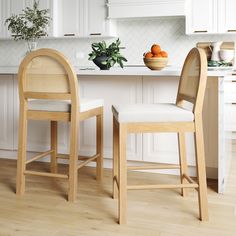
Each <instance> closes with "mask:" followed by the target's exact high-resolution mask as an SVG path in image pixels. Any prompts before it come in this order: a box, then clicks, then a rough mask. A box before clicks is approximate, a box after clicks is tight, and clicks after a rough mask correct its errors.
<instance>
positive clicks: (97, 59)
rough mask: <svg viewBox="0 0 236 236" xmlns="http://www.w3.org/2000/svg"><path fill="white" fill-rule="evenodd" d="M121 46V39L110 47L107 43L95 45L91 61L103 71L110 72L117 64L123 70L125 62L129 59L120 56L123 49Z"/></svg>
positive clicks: (90, 56) (90, 54)
mask: <svg viewBox="0 0 236 236" xmlns="http://www.w3.org/2000/svg"><path fill="white" fill-rule="evenodd" d="M120 44H121V41H120V39H117V40H116V41H115V42H113V43H111V44H110V45H108V46H107V44H106V42H105V41H102V42H98V43H93V44H92V49H93V50H92V52H91V53H89V60H92V61H93V62H94V63H95V64H96V65H97V66H98V67H99V68H100V69H101V70H109V69H110V68H111V67H112V66H114V65H115V64H116V63H117V64H119V65H120V67H121V68H123V67H124V64H123V62H126V61H127V59H126V58H125V57H124V56H122V55H121V54H120V49H122V48H123V47H120Z"/></svg>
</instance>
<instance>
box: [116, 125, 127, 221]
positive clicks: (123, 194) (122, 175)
mask: <svg viewBox="0 0 236 236" xmlns="http://www.w3.org/2000/svg"><path fill="white" fill-rule="evenodd" d="M119 133H120V134H119V181H118V182H119V223H120V224H126V221H127V166H126V138H127V129H126V125H123V124H120V128H119Z"/></svg>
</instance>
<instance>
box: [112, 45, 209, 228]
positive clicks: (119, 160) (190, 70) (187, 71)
mask: <svg viewBox="0 0 236 236" xmlns="http://www.w3.org/2000/svg"><path fill="white" fill-rule="evenodd" d="M206 81H207V60H206V55H205V52H204V51H203V50H202V49H198V48H193V49H192V50H191V51H190V52H189V54H188V56H187V58H186V60H185V63H184V66H183V69H182V73H181V78H180V82H179V88H178V94H177V99H176V103H175V104H134V105H113V107H112V111H113V132H114V133H113V145H114V146H113V197H114V198H117V197H118V202H119V223H120V224H124V223H126V221H127V217H126V212H127V190H136V189H159V188H180V189H181V190H182V195H183V196H185V195H186V188H196V189H197V190H198V200H199V212H200V219H201V220H207V219H208V203H207V185H206V171H205V156H204V155H205V154H204V140H203V127H202V109H203V100H204V93H205V88H206ZM186 102H187V103H191V104H192V107H193V108H192V110H191V109H190V110H188V109H187V108H186ZM154 132H176V133H177V134H178V141H179V154H180V165H174V166H172V167H171V166H170V165H161V164H160V165H158V164H156V165H154V166H150V165H149V166H147V168H145V166H143V169H148V168H149V169H154V168H156V169H168V168H171V169H172V168H178V169H180V180H181V183H180V184H174V185H173V184H171V185H170V184H167V185H163V184H162V185H158V184H157V185H127V170H135V169H140V166H139V167H135V166H128V167H127V164H126V138H127V134H128V133H154ZM186 132H193V133H194V138H195V150H196V167H197V177H198V181H197V183H196V182H195V181H193V179H192V178H191V177H189V175H188V166H187V161H186V150H185V133H186Z"/></svg>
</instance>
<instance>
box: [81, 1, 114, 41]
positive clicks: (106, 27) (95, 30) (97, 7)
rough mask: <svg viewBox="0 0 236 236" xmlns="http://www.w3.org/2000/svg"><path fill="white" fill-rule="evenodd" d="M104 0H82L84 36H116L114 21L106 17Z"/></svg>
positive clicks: (106, 10)
mask: <svg viewBox="0 0 236 236" xmlns="http://www.w3.org/2000/svg"><path fill="white" fill-rule="evenodd" d="M106 2H107V1H106V0H85V1H84V36H85V37H92V36H116V24H115V21H113V20H110V19H107V12H108V9H107V5H106Z"/></svg>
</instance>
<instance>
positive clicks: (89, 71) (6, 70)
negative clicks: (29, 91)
mask: <svg viewBox="0 0 236 236" xmlns="http://www.w3.org/2000/svg"><path fill="white" fill-rule="evenodd" d="M74 68H75V71H76V73H77V75H118V76H122V75H128V76H132V75H133V76H138V75H140V76H180V74H181V67H175V66H168V67H166V68H164V69H163V70H160V71H152V70H149V69H148V68H146V67H142V66H140V67H125V68H124V69H121V68H119V67H114V68H111V69H110V70H99V69H98V68H94V67H77V66H75V67H74ZM17 71H18V66H0V74H17ZM232 73H233V70H214V71H208V74H207V75H208V76H212V77H214V76H216V77H224V76H228V75H232Z"/></svg>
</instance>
